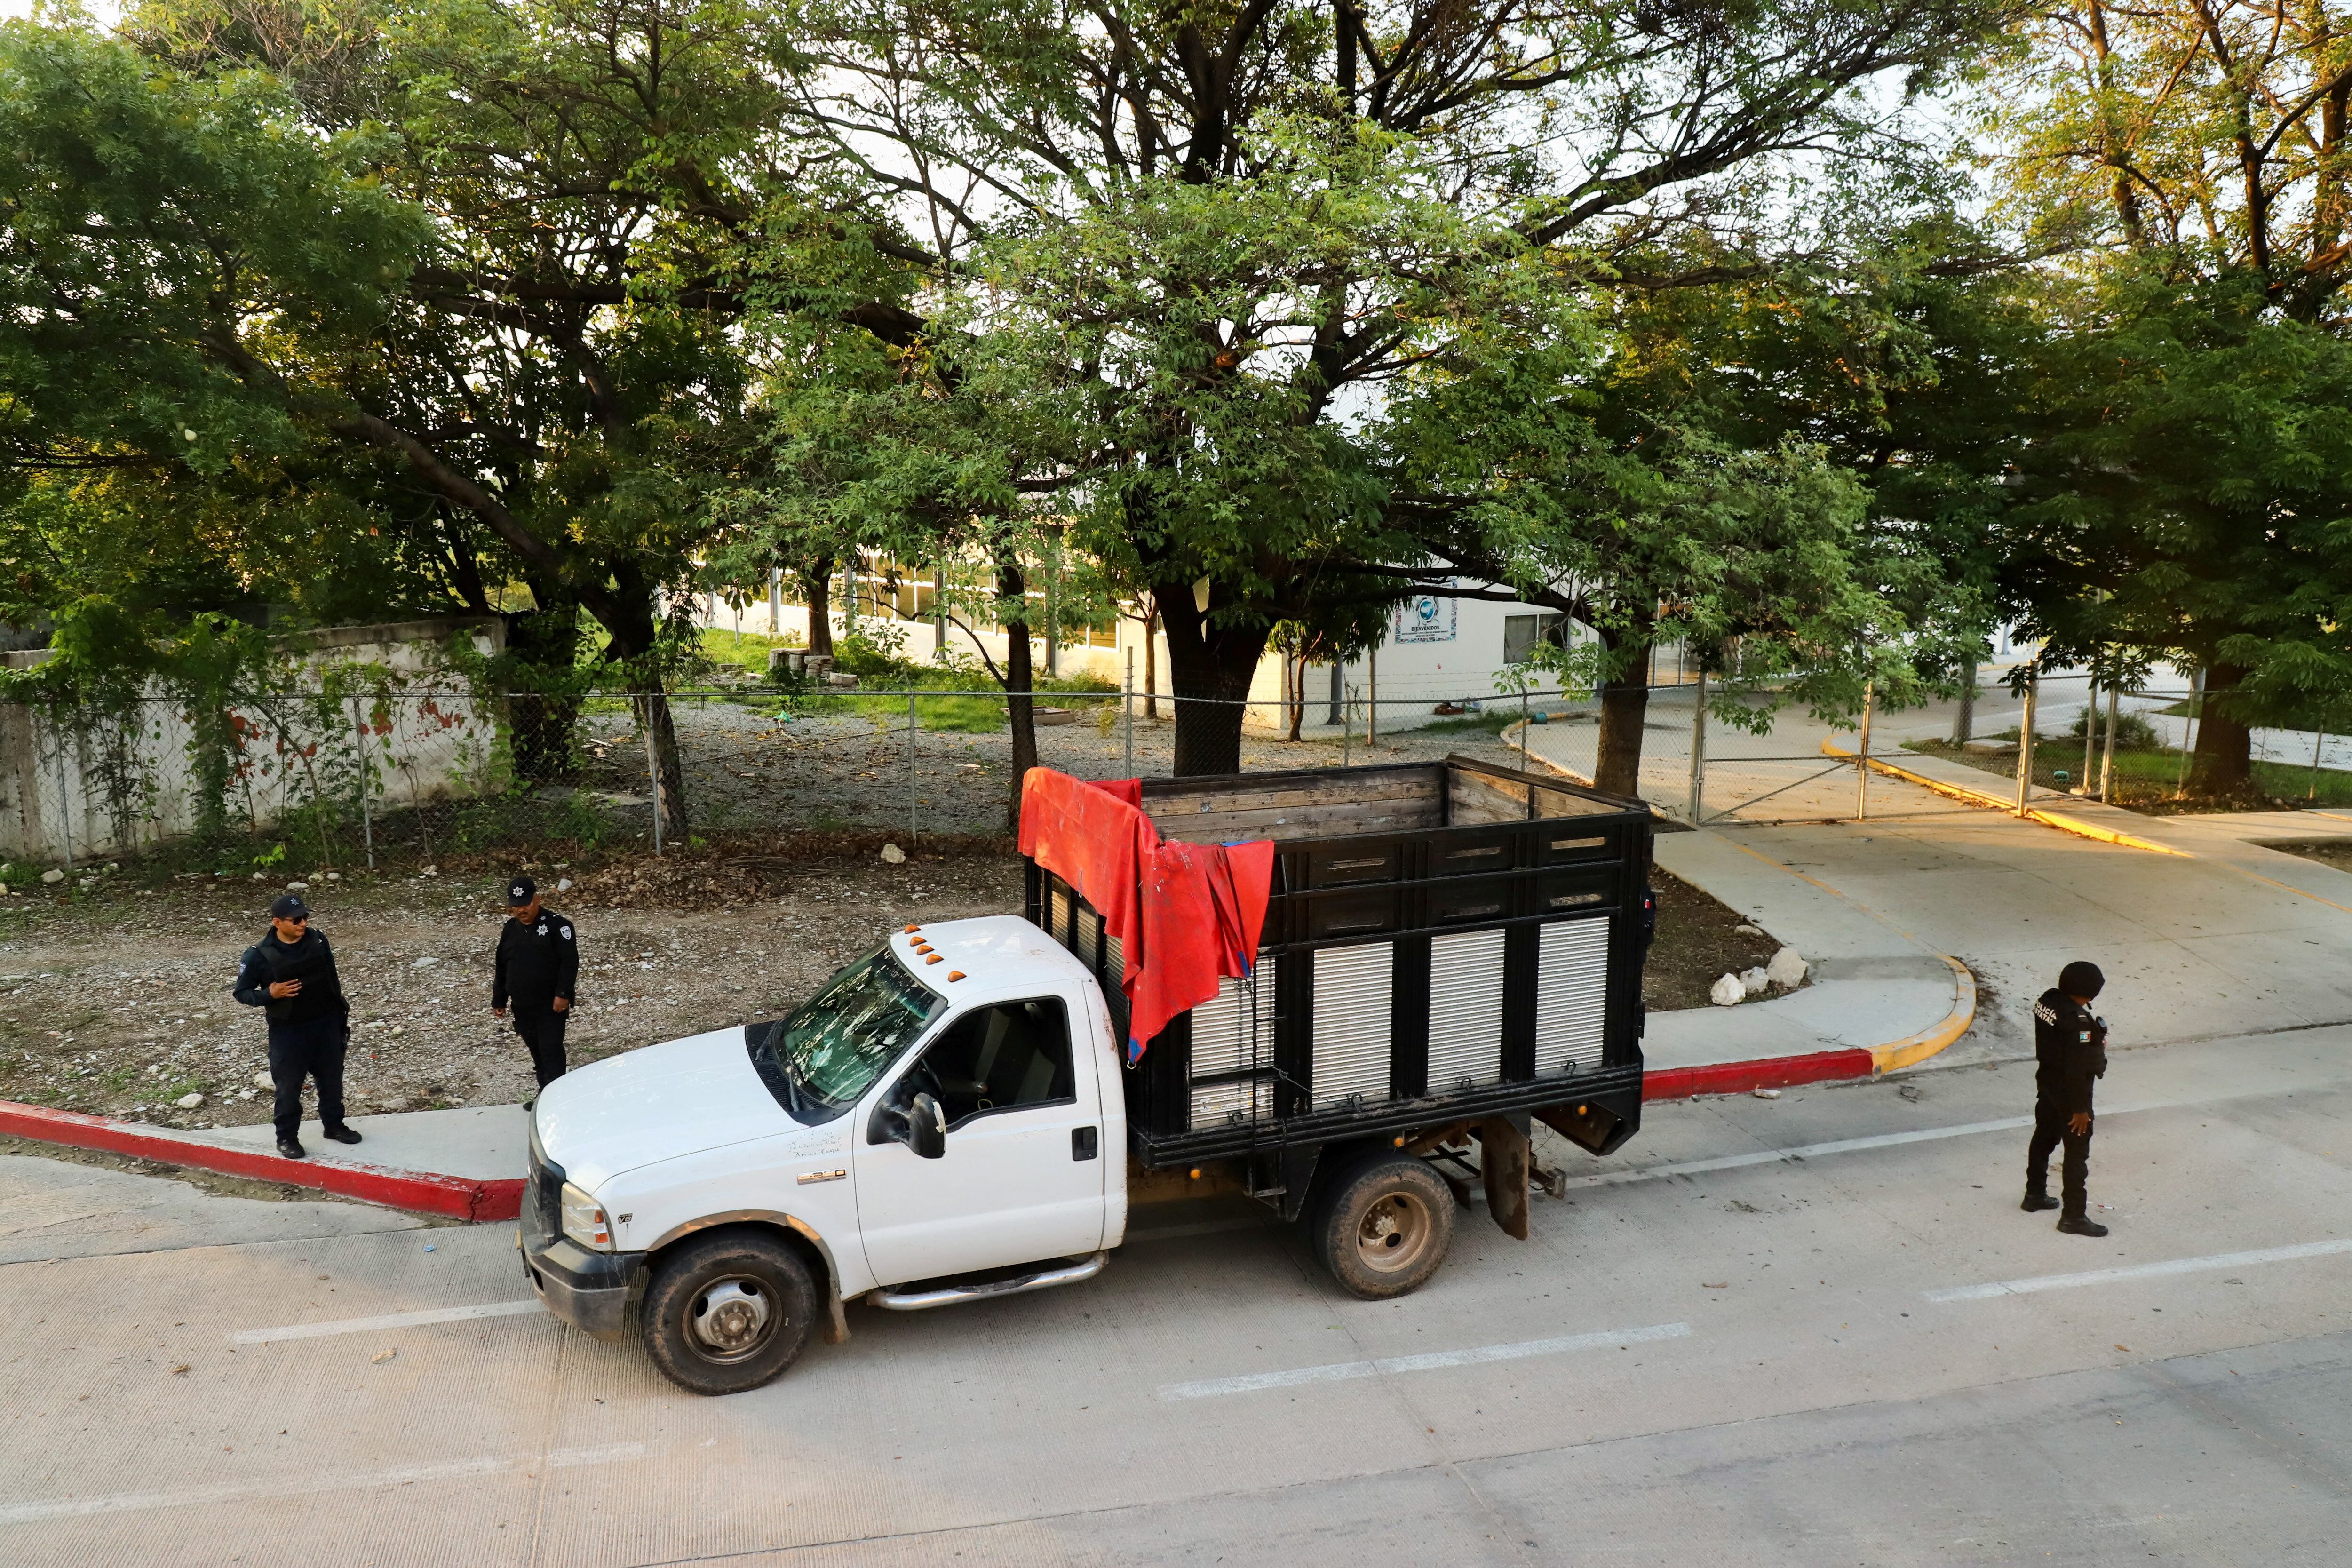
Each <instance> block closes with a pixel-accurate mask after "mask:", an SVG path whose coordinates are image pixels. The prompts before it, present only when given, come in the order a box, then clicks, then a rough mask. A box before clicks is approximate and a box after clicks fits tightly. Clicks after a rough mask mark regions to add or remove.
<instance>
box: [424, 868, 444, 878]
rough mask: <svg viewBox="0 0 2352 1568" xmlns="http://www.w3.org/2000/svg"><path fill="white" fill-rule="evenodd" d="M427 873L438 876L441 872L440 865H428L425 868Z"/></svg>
mask: <svg viewBox="0 0 2352 1568" xmlns="http://www.w3.org/2000/svg"><path fill="white" fill-rule="evenodd" d="M440 874H441V868H440V867H438V866H427V867H425V875H426V876H428V877H437V876H439V875H440Z"/></svg>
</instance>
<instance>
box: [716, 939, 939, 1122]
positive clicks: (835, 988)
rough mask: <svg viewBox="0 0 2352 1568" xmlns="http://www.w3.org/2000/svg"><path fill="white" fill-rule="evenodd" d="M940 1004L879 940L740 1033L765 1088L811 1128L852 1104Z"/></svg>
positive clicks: (937, 1014) (933, 993) (906, 1045)
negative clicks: (783, 1010)
mask: <svg viewBox="0 0 2352 1568" xmlns="http://www.w3.org/2000/svg"><path fill="white" fill-rule="evenodd" d="M946 1011H947V999H946V998H945V997H943V996H941V995H940V994H938V993H937V992H935V991H933V990H931V989H930V988H929V986H927V985H925V984H922V983H921V982H920V981H919V980H917V979H916V978H915V977H914V976H913V975H912V974H909V973H907V970H906V968H905V967H904V966H903V965H902V964H900V963H899V962H898V960H897V959H896V958H894V957H892V956H891V954H890V949H889V946H888V944H887V943H885V944H884V945H883V946H881V947H877V948H876V949H875V950H874V951H873V952H869V953H867V954H866V956H865V957H864V958H861V959H859V960H858V961H857V962H856V963H853V964H851V965H850V966H849V967H848V968H846V969H845V970H843V971H841V972H840V973H838V974H835V976H834V977H833V978H832V979H830V980H828V981H826V982H825V983H824V985H823V986H821V987H819V988H818V990H817V993H816V994H815V995H814V996H812V997H810V998H809V999H808V1000H807V1001H805V1002H803V1003H802V1004H801V1005H800V1006H799V1008H798V1009H796V1010H795V1011H794V1012H793V1015H792V1016H790V1017H788V1018H785V1019H782V1020H781V1021H777V1022H770V1023H765V1024H754V1025H752V1026H751V1027H750V1028H749V1029H747V1030H745V1031H744V1033H745V1036H746V1037H747V1041H748V1043H749V1045H750V1046H751V1065H752V1066H753V1067H755V1068H758V1069H759V1073H760V1077H761V1079H763V1080H765V1082H766V1083H767V1086H768V1089H769V1090H770V1092H772V1093H773V1094H774V1095H775V1097H776V1100H777V1101H778V1103H780V1104H781V1105H782V1106H783V1108H784V1109H785V1110H788V1111H790V1112H791V1113H792V1114H793V1118H794V1119H795V1120H797V1121H801V1122H803V1123H804V1124H806V1125H808V1126H811V1127H814V1126H815V1125H817V1124H818V1123H819V1122H823V1121H832V1120H833V1119H834V1118H835V1117H836V1116H839V1115H840V1114H841V1113H842V1112H843V1111H845V1110H848V1109H849V1108H850V1107H851V1106H852V1105H855V1104H856V1103H857V1097H858V1096H860V1095H862V1094H864V1093H865V1092H866V1089H869V1088H871V1087H873V1083H874V1080H875V1079H876V1078H877V1077H879V1076H880V1075H881V1072H882V1069H883V1068H887V1067H888V1066H889V1065H890V1064H891V1063H892V1062H893V1061H895V1060H897V1059H898V1054H899V1053H900V1052H901V1051H903V1050H905V1049H906V1048H907V1047H908V1046H910V1045H912V1044H914V1043H915V1040H916V1039H917V1038H918V1037H919V1036H920V1035H921V1034H922V1032H923V1030H924V1029H925V1028H926V1027H928V1026H929V1024H930V1022H931V1020H932V1019H934V1018H936V1017H938V1016H940V1014H941V1013H944V1012H946Z"/></svg>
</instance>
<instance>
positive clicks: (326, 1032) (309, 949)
mask: <svg viewBox="0 0 2352 1568" xmlns="http://www.w3.org/2000/svg"><path fill="white" fill-rule="evenodd" d="M269 925H270V931H269V934H268V936H265V937H263V938H262V939H261V940H260V941H259V942H256V943H254V944H253V945H252V946H251V947H248V948H247V949H246V950H245V956H244V957H243V958H242V959H240V960H238V961H237V966H236V987H235V994H236V999H237V1000H238V1001H240V1002H242V1003H244V1004H245V1005H247V1006H248V1007H258V1008H260V1009H261V1010H262V1012H263V1013H264V1014H265V1015H266V1016H268V1019H269V1081H270V1083H271V1085H272V1086H273V1087H274V1088H275V1089H277V1093H278V1098H277V1100H276V1101H275V1103H274V1104H273V1105H272V1107H271V1110H272V1111H273V1112H274V1114H273V1116H272V1118H271V1120H272V1121H275V1122H276V1123H277V1124H278V1152H279V1153H281V1154H283V1155H285V1156H286V1157H287V1158H288V1159H289V1160H299V1159H301V1158H302V1157H303V1152H304V1151H303V1148H302V1144H301V1141H300V1139H299V1137H298V1136H297V1134H299V1132H300V1131H301V1130H302V1079H304V1078H306V1077H308V1078H309V1079H311V1080H312V1081H313V1082H315V1083H316V1084H317V1085H318V1087H319V1122H320V1128H321V1130H322V1131H324V1132H325V1133H326V1135H327V1136H328V1137H330V1138H331V1139H333V1140H334V1141H335V1142H338V1143H356V1142H359V1141H360V1135H359V1134H358V1133H357V1132H354V1131H352V1129H350V1128H349V1127H346V1126H345V1125H343V1048H344V1047H345V1046H346V1045H348V1044H349V1043H350V1040H351V1037H352V1025H351V1017H352V1007H351V1004H350V1003H348V1002H346V1001H344V1000H343V983H342V978H341V976H340V975H338V974H337V973H335V953H334V950H333V949H332V948H331V947H329V946H328V945H327V933H326V932H325V931H320V930H318V929H317V928H316V927H314V926H312V925H311V924H310V910H309V909H308V908H306V907H305V906H304V904H303V902H302V900H300V899H299V898H296V897H295V896H294V895H293V894H291V893H289V894H287V895H286V896H285V897H284V898H282V899H280V900H278V901H277V902H276V903H274V904H272V905H270V906H269Z"/></svg>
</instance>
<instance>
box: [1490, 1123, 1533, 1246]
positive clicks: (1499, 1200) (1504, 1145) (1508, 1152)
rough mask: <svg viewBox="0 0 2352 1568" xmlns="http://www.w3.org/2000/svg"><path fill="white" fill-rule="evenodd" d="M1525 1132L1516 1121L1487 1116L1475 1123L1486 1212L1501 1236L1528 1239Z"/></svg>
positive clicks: (1528, 1159)
mask: <svg viewBox="0 0 2352 1568" xmlns="http://www.w3.org/2000/svg"><path fill="white" fill-rule="evenodd" d="M1532 1163H1534V1162H1533V1157H1532V1152H1531V1150H1530V1147H1529V1144H1528V1130H1527V1129H1526V1128H1524V1127H1522V1126H1520V1125H1519V1124H1518V1121H1517V1120H1516V1119H1513V1118H1509V1117H1502V1116H1490V1117H1488V1118H1487V1119H1486V1121H1481V1122H1480V1123H1478V1172H1479V1174H1480V1175H1481V1176H1483V1177H1484V1178H1485V1179H1486V1213H1487V1214H1488V1215H1490V1216H1491V1217H1492V1218H1493V1219H1494V1222H1495V1223H1496V1225H1498V1226H1502V1227H1503V1234H1504V1235H1506V1236H1508V1237H1513V1238H1515V1239H1517V1240H1519V1241H1525V1240H1526V1239H1527V1238H1528V1166H1529V1165H1530V1164H1532Z"/></svg>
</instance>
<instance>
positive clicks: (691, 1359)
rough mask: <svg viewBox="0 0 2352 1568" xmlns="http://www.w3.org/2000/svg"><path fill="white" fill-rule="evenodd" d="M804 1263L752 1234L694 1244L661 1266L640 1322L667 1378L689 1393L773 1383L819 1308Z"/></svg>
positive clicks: (740, 1233) (737, 1391)
mask: <svg viewBox="0 0 2352 1568" xmlns="http://www.w3.org/2000/svg"><path fill="white" fill-rule="evenodd" d="M818 1310H819V1309H818V1303H817V1292H816V1285H815V1282H814V1280H812V1279H810V1278H809V1271H808V1265H807V1264H805V1263H803V1262H802V1261H801V1258H800V1255H799V1254H798V1253H796V1252H794V1251H793V1249H792V1248H791V1247H787V1246H785V1245H784V1244H783V1243H782V1242H781V1241H777V1240H775V1239H773V1238H772V1237H765V1236H761V1235H759V1234H757V1233H756V1232H749V1231H740V1230H739V1231H730V1232H723V1233H721V1234H719V1235H717V1236H710V1237H703V1238H701V1239H699V1240H696V1241H690V1242H688V1243H686V1244H685V1245H684V1246H682V1247H678V1248H677V1250H675V1251H673V1252H671V1253H669V1254H668V1255H667V1257H665V1258H663V1259H662V1260H661V1262H660V1263H659V1264H658V1265H657V1266H656V1268H655V1270H654V1275H653V1278H652V1279H651V1280H650V1281H649V1282H648V1283H647V1284H646V1295H645V1301H644V1303H643V1305H642V1308H641V1310H640V1313H639V1319H638V1326H639V1331H640V1332H642V1333H643V1335H644V1336H645V1342H646V1354H647V1355H650V1356H651V1357H653V1360H654V1365H656V1366H657V1367H659V1368H660V1369H661V1373H662V1375H663V1376H664V1377H667V1378H668V1379H669V1380H670V1381H671V1382H672V1383H674V1384H677V1385H678V1386H679V1387H680V1388H683V1389H685V1390H686V1391H687V1392H688V1393H689V1394H740V1393H742V1392H744V1391H745V1390H746V1389H751V1388H757V1387H759V1386H760V1385H761V1384H766V1383H772V1382H773V1381H775V1379H776V1378H777V1377H779V1376H781V1375H782V1373H783V1370H784V1368H786V1367H788V1366H790V1365H792V1364H793V1362H794V1361H795V1360H796V1359H798V1357H799V1355H800V1353H801V1347H802V1346H803V1345H804V1344H806V1343H807V1342H808V1333H809V1329H810V1327H811V1326H812V1325H813V1324H814V1323H815V1321H816V1315H817V1312H818Z"/></svg>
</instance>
